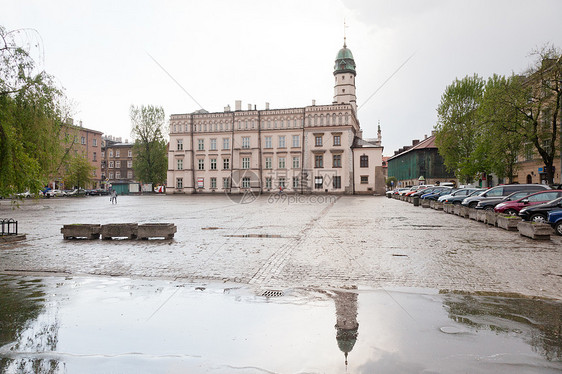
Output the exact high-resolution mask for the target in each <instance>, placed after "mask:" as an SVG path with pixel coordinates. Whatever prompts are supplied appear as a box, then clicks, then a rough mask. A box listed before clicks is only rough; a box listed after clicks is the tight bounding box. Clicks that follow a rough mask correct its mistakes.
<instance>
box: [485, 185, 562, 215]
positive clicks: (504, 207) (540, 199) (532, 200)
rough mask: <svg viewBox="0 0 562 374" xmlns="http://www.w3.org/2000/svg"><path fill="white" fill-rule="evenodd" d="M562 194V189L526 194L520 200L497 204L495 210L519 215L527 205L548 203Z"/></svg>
mask: <svg viewBox="0 0 562 374" xmlns="http://www.w3.org/2000/svg"><path fill="white" fill-rule="evenodd" d="M561 196H562V190H544V191H541V192H535V193H533V194H531V195H529V196H525V197H523V198H521V199H519V200H514V201H506V202H504V203H500V204H498V205H496V207H495V208H494V211H495V212H498V213H506V214H513V215H517V213H519V211H520V210H521V209H523V208H525V207H528V206H531V205H536V204H541V203H546V202H547V201H551V200H554V199H556V198H558V197H561Z"/></svg>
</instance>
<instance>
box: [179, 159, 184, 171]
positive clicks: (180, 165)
mask: <svg viewBox="0 0 562 374" xmlns="http://www.w3.org/2000/svg"><path fill="white" fill-rule="evenodd" d="M178 170H183V160H182V159H179V160H178Z"/></svg>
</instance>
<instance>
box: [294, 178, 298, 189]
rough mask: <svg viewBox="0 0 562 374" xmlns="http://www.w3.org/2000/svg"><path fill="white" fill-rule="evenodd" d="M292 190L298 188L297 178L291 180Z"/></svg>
mask: <svg viewBox="0 0 562 374" xmlns="http://www.w3.org/2000/svg"><path fill="white" fill-rule="evenodd" d="M293 188H299V177H294V178H293Z"/></svg>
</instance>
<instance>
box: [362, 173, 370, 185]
mask: <svg viewBox="0 0 562 374" xmlns="http://www.w3.org/2000/svg"><path fill="white" fill-rule="evenodd" d="M367 183H369V176H368V175H362V176H361V184H367Z"/></svg>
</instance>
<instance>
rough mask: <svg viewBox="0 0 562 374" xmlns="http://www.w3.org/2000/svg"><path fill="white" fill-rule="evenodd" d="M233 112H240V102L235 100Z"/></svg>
mask: <svg viewBox="0 0 562 374" xmlns="http://www.w3.org/2000/svg"><path fill="white" fill-rule="evenodd" d="M234 110H236V111H239V110H242V100H236V101H235V102H234Z"/></svg>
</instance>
